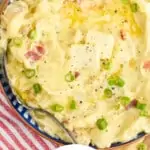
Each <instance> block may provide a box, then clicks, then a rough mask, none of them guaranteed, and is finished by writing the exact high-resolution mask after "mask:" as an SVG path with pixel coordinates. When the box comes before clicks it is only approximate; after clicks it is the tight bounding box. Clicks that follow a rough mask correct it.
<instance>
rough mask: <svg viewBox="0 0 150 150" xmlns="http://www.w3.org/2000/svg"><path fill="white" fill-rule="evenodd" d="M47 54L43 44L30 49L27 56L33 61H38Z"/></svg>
mask: <svg viewBox="0 0 150 150" xmlns="http://www.w3.org/2000/svg"><path fill="white" fill-rule="evenodd" d="M44 54H45V49H44V46H43V45H36V46H35V47H34V48H33V49H32V50H29V51H28V52H27V53H26V54H25V57H26V58H28V59H31V60H32V61H38V60H40V59H41V58H42V56H43V55H44Z"/></svg>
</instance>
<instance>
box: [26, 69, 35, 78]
mask: <svg viewBox="0 0 150 150" xmlns="http://www.w3.org/2000/svg"><path fill="white" fill-rule="evenodd" d="M24 74H25V76H26V77H27V78H29V79H30V78H32V77H34V76H35V70H33V69H26V70H24Z"/></svg>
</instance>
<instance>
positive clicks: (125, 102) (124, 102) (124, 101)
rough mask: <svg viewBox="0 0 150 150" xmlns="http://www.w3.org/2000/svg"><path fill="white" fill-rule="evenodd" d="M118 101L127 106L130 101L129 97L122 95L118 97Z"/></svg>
mask: <svg viewBox="0 0 150 150" xmlns="http://www.w3.org/2000/svg"><path fill="white" fill-rule="evenodd" d="M120 103H121V104H122V105H123V106H127V105H128V104H129V103H130V98H129V97H127V96H122V97H120Z"/></svg>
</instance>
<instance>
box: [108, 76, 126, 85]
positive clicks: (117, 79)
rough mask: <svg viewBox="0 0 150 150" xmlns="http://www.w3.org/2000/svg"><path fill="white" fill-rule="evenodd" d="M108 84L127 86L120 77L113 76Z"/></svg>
mask: <svg viewBox="0 0 150 150" xmlns="http://www.w3.org/2000/svg"><path fill="white" fill-rule="evenodd" d="M108 84H109V85H110V86H113V85H115V86H118V87H123V86H124V85H125V82H124V81H123V79H122V78H120V77H118V76H111V77H109V78H108Z"/></svg>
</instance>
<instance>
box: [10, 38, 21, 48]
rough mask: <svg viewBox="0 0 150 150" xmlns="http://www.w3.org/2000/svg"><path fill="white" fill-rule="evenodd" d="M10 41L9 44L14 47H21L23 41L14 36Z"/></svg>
mask: <svg viewBox="0 0 150 150" xmlns="http://www.w3.org/2000/svg"><path fill="white" fill-rule="evenodd" d="M11 42H12V43H11V44H13V45H15V46H16V47H21V46H22V43H23V42H22V39H21V38H14V39H13V40H12V41H11Z"/></svg>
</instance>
